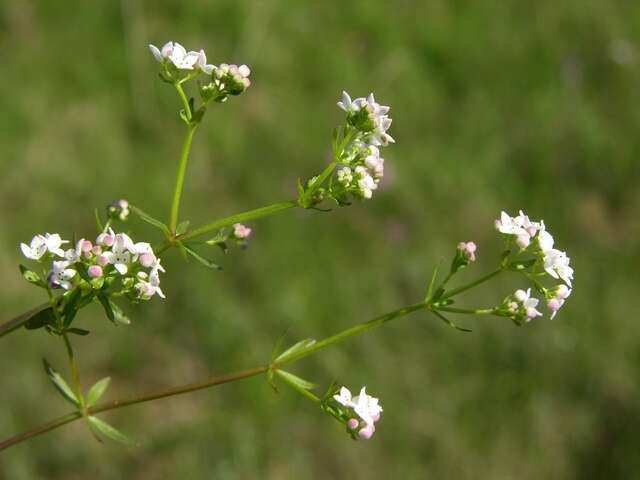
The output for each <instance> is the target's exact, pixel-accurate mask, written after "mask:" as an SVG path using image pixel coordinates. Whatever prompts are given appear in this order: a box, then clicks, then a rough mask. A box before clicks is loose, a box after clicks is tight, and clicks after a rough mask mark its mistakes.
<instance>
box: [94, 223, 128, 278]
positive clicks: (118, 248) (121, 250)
mask: <svg viewBox="0 0 640 480" xmlns="http://www.w3.org/2000/svg"><path fill="white" fill-rule="evenodd" d="M132 253H133V254H135V247H134V244H133V241H132V240H131V238H129V236H128V235H127V234H126V233H118V234H117V235H116V236H115V238H114V242H113V247H112V248H111V251H110V252H104V253H103V254H102V256H103V257H106V259H107V261H108V262H109V263H110V264H112V265H113V266H114V267H115V269H116V270H117V271H118V272H119V273H120V274H121V275H125V274H126V273H127V271H128V269H129V263H130V261H131V254H132Z"/></svg>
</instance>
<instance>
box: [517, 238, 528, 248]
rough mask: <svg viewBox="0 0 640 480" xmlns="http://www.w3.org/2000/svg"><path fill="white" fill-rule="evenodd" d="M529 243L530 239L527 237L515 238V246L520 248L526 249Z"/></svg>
mask: <svg viewBox="0 0 640 480" xmlns="http://www.w3.org/2000/svg"><path fill="white" fill-rule="evenodd" d="M530 243H531V237H529V235H518V238H516V245H518V246H519V247H520V248H527V247H528V246H529V244H530Z"/></svg>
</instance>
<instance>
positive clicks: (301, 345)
mask: <svg viewBox="0 0 640 480" xmlns="http://www.w3.org/2000/svg"><path fill="white" fill-rule="evenodd" d="M315 343H316V341H315V340H314V339H313V338H305V339H304V340H300V341H299V342H298V343H296V344H295V345H292V346H291V347H289V348H287V349H286V350H285V351H284V352H282V353H281V354H280V355H278V356H277V357H276V358H275V359H274V360H273V363H276V364H278V363H286V362H287V360H288V359H289V358H291V357H293V356H294V355H296V354H298V353H300V352H301V351H303V350H306V349H307V348H309V347H312V346H313V345H314V344H315Z"/></svg>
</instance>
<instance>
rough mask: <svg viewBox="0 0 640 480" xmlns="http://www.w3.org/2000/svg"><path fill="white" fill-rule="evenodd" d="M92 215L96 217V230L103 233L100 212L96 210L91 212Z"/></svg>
mask: <svg viewBox="0 0 640 480" xmlns="http://www.w3.org/2000/svg"><path fill="white" fill-rule="evenodd" d="M93 214H94V215H95V217H96V228H97V229H98V231H99V232H103V231H104V225H102V220H101V219H100V212H99V211H98V209H97V208H96V209H94V210H93Z"/></svg>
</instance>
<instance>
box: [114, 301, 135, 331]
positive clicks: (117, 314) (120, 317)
mask: <svg viewBox="0 0 640 480" xmlns="http://www.w3.org/2000/svg"><path fill="white" fill-rule="evenodd" d="M111 310H112V311H113V321H114V323H116V324H118V325H131V320H130V319H129V317H127V315H126V314H125V313H124V311H122V309H121V308H120V307H119V306H118V305H116V304H115V303H113V302H111Z"/></svg>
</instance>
